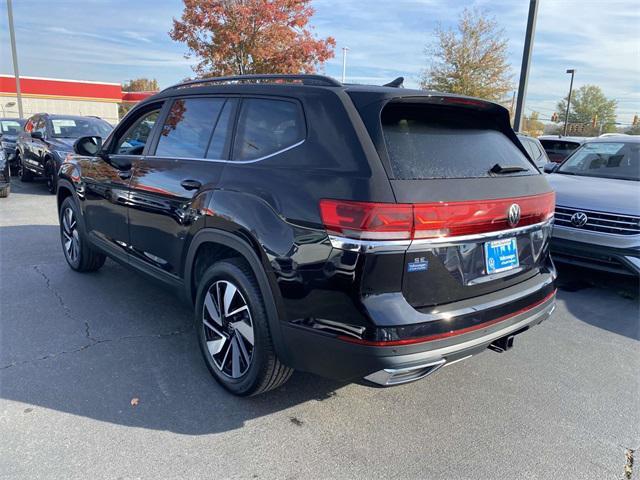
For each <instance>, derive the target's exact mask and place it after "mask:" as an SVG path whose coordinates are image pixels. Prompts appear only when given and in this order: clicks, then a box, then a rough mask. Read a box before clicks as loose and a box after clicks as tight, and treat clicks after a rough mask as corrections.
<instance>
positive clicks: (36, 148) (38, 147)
mask: <svg viewBox="0 0 640 480" xmlns="http://www.w3.org/2000/svg"><path fill="white" fill-rule="evenodd" d="M35 132H38V133H40V135H42V138H35V137H34V136H33V134H34V133H35ZM46 138H47V120H46V118H45V117H44V116H42V115H40V116H39V117H38V119H37V120H36V122H35V124H34V126H33V131H32V132H31V146H30V150H31V155H30V159H31V162H30V163H31V165H32V166H33V167H34V168H35V170H37V172H38V173H39V174H41V175H42V174H44V153H45V151H46V150H47V144H46Z"/></svg>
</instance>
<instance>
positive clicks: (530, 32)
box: [513, 0, 538, 132]
mask: <svg viewBox="0 0 640 480" xmlns="http://www.w3.org/2000/svg"><path fill="white" fill-rule="evenodd" d="M537 17H538V0H529V17H528V18H527V32H526V34H525V37H524V50H523V52H522V66H521V67H520V84H519V85H518V101H517V102H516V115H515V117H514V118H513V129H514V130H515V131H516V132H517V131H518V130H519V129H520V122H521V121H522V114H523V113H524V97H525V96H526V95H527V82H528V81H529V65H530V64H531V53H532V52H533V37H534V36H535V34H536V19H537Z"/></svg>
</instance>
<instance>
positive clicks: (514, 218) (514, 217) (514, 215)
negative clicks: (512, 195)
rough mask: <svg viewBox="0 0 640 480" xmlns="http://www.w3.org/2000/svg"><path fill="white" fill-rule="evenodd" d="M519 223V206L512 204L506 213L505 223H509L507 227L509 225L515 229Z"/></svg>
mask: <svg viewBox="0 0 640 480" xmlns="http://www.w3.org/2000/svg"><path fill="white" fill-rule="evenodd" d="M519 221H520V205H518V204H517V203H513V204H512V205H511V206H510V207H509V210H508V211H507V222H509V225H511V226H512V227H515V226H516V225H517V224H518V222H519Z"/></svg>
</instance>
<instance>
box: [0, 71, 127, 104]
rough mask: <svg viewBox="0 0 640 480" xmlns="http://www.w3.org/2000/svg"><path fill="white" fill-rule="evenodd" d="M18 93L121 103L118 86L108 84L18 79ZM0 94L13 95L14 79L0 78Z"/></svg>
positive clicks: (120, 90)
mask: <svg viewBox="0 0 640 480" xmlns="http://www.w3.org/2000/svg"><path fill="white" fill-rule="evenodd" d="M20 91H21V93H22V94H24V95H43V96H59V97H81V98H94V99H104V100H111V101H114V100H115V101H118V102H120V101H122V89H121V87H120V85H118V84H109V83H92V82H76V81H68V80H55V79H45V78H30V77H20ZM0 92H2V93H10V94H15V93H16V81H15V78H14V77H12V76H0Z"/></svg>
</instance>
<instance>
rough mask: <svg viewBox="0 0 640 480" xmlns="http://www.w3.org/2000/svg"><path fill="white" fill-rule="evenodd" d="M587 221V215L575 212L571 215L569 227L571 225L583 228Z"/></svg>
mask: <svg viewBox="0 0 640 480" xmlns="http://www.w3.org/2000/svg"><path fill="white" fill-rule="evenodd" d="M588 220H589V217H587V214H586V213H583V212H576V213H574V214H573V215H571V225H573V226H574V227H578V228H581V227H584V226H585V225H586V224H587V221H588Z"/></svg>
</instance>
